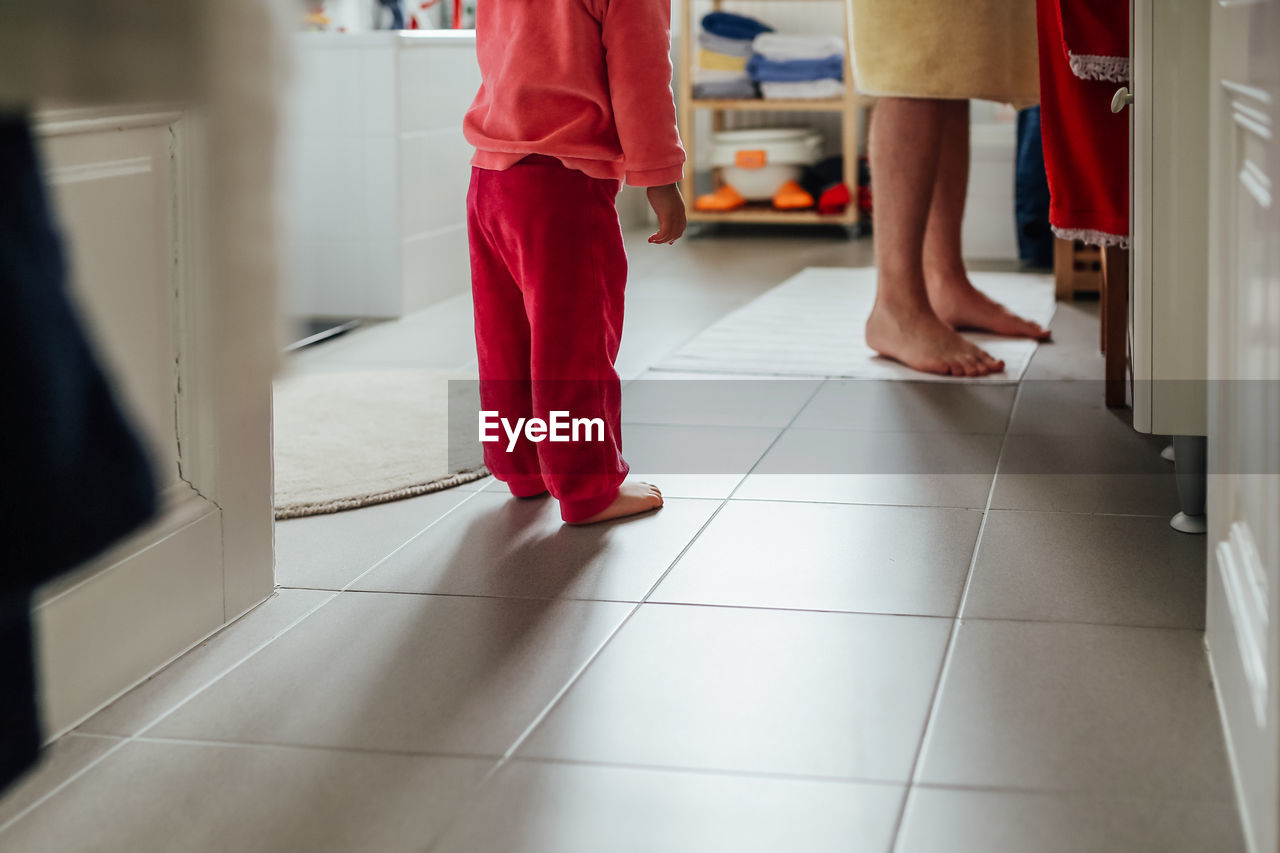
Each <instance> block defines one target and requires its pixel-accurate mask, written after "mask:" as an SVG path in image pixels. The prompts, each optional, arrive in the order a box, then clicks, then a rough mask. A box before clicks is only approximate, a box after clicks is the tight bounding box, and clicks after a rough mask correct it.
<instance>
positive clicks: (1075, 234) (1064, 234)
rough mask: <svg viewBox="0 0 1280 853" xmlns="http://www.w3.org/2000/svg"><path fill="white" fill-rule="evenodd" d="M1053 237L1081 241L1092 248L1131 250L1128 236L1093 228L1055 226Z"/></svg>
mask: <svg viewBox="0 0 1280 853" xmlns="http://www.w3.org/2000/svg"><path fill="white" fill-rule="evenodd" d="M1053 235H1054V236H1055V237H1060V238H1062V239H1063V240H1079V241H1080V242H1081V243H1088V244H1089V245H1090V246H1110V247H1113V248H1116V249H1127V248H1129V235H1128V234H1108V233H1107V232H1106V231H1097V230H1095V229H1093V228H1059V227H1057V226H1056V225H1055V226H1053Z"/></svg>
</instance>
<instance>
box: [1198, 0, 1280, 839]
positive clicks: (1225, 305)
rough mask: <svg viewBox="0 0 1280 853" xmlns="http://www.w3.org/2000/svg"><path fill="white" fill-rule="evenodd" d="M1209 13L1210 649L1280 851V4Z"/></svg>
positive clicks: (1256, 1)
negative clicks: (1277, 186) (1279, 189)
mask: <svg viewBox="0 0 1280 853" xmlns="http://www.w3.org/2000/svg"><path fill="white" fill-rule="evenodd" d="M1205 2H1208V3H1209V4H1210V6H1211V15H1212V20H1211V33H1212V40H1213V45H1212V51H1211V60H1210V63H1211V64H1210V67H1211V74H1210V76H1211V86H1210V111H1209V123H1210V126H1209V130H1210V171H1209V179H1210V180H1209V185H1210V193H1209V236H1210V239H1209V282H1210V287H1209V377H1210V383H1209V400H1210V405H1209V425H1208V426H1209V495H1208V499H1209V506H1208V516H1209V543H1208V544H1209V590H1208V614H1207V628H1206V643H1207V645H1208V648H1209V658H1210V661H1211V664H1212V666H1213V671H1214V678H1215V683H1216V687H1217V690H1218V695H1219V701H1220V707H1221V711H1222V716H1223V724H1224V728H1225V731H1226V735H1227V742H1228V751H1229V753H1230V755H1231V760H1232V765H1233V768H1234V772H1235V777H1236V785H1237V793H1238V796H1239V803H1240V809H1241V813H1242V819H1243V821H1244V824H1245V832H1246V837H1247V838H1248V840H1249V846H1250V849H1251V850H1252V851H1257V852H1258V853H1261V851H1268V853H1270V851H1274V850H1276V849H1277V844H1280V832H1278V831H1277V814H1278V813H1280V784H1278V779H1280V737H1278V735H1277V723H1278V720H1277V681H1278V680H1280V644H1278V642H1277V621H1278V620H1280V252H1278V249H1277V240H1278V238H1280V211H1277V200H1276V198H1275V196H1274V192H1275V190H1274V189H1273V183H1274V182H1275V181H1276V180H1277V177H1278V176H1280V146H1278V145H1277V140H1276V132H1277V124H1276V118H1277V107H1278V106H1280V50H1278V48H1280V0H1205Z"/></svg>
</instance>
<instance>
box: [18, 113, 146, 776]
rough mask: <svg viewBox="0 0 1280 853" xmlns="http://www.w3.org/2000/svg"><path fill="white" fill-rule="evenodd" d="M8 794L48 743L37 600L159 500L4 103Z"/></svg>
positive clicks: (40, 176) (30, 154)
mask: <svg viewBox="0 0 1280 853" xmlns="http://www.w3.org/2000/svg"><path fill="white" fill-rule="evenodd" d="M0 364H3V365H4V368H5V401H6V405H7V407H8V408H6V409H5V414H4V417H3V418H0V442H2V443H3V444H4V447H5V451H4V453H3V454H0V483H2V484H3V485H4V488H3V489H0V517H2V518H3V519H4V523H3V524H0V554H3V555H4V571H3V572H0V696H3V697H4V699H3V701H0V790H3V789H4V788H5V787H6V786H7V785H9V784H10V783H12V782H13V781H14V780H15V779H17V778H18V777H19V776H21V775H22V774H23V773H24V772H25V771H26V770H27V769H28V768H29V767H31V765H32V764H34V763H35V761H36V759H37V758H38V756H39V752H40V743H41V735H40V720H39V714H38V709H37V708H36V677H35V673H36V669H35V660H34V657H33V655H34V647H33V645H32V639H31V616H30V604H31V602H30V598H31V592H32V590H34V589H35V587H36V586H37V585H39V584H41V583H44V582H45V581H47V580H50V579H51V578H53V577H56V576H57V575H59V574H61V573H63V572H65V571H67V570H69V569H72V568H74V567H75V566H76V565H77V564H79V563H81V562H83V561H84V560H86V559H88V558H89V557H92V556H93V555H95V554H97V553H98V552H100V551H102V550H103V549H104V548H106V547H107V546H108V545H111V544H112V543H114V542H115V541H116V540H118V539H119V538H120V537H122V536H124V535H125V534H126V533H129V532H130V531H132V530H133V529H135V528H136V527H138V526H139V525H140V524H142V523H143V522H144V521H146V520H147V519H148V518H150V517H151V516H152V514H153V513H154V512H155V509H156V494H155V485H154V481H153V479H152V474H151V466H150V463H149V462H148V461H147V459H146V456H145V455H144V452H143V449H142V444H141V443H140V442H139V441H138V439H137V437H136V436H135V435H134V434H133V431H132V430H131V429H130V427H129V424H128V423H127V421H126V419H125V416H124V415H123V414H122V412H121V411H120V408H119V407H118V406H117V405H116V401H115V399H114V397H113V395H112V393H111V388H110V386H109V385H108V383H107V380H106V377H105V376H104V375H103V372H102V369H101V368H100V367H99V366H98V362H97V360H96V359H95V358H94V354H93V350H92V349H91V347H90V343H89V340H88V338H87V337H86V335H85V333H84V331H83V329H82V327H81V325H80V321H79V319H78V317H77V316H76V313H75V311H74V309H73V307H72V304H71V300H70V297H69V296H68V294H67V267H66V261H65V259H64V255H63V248H62V241H61V239H60V238H59V236H58V232H57V230H56V227H55V225H54V222H53V211H52V209H51V207H50V205H49V201H48V197H47V195H46V193H45V188H44V173H43V172H42V171H41V169H40V163H39V161H38V158H37V156H36V147H35V143H34V141H33V140H32V138H31V130H30V126H29V124H28V121H27V118H26V117H25V116H22V115H10V114H4V113H0Z"/></svg>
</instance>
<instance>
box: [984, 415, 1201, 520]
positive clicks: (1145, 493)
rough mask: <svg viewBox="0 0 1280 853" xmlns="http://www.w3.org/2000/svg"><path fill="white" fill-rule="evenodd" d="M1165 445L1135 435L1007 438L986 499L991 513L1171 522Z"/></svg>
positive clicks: (1171, 486)
mask: <svg viewBox="0 0 1280 853" xmlns="http://www.w3.org/2000/svg"><path fill="white" fill-rule="evenodd" d="M1164 443H1165V442H1164V441H1162V440H1160V439H1158V438H1153V437H1151V436H1142V435H1138V434H1137V433H1133V432H1129V433H1127V434H1123V433H1117V434H1116V435H1113V436H1109V437H1107V438H1106V439H1099V438H1096V437H1088V436H1079V435H1010V436H1008V437H1007V439H1006V440H1005V446H1004V451H1003V455H1002V456H1001V459H1000V472H999V476H997V477H996V483H995V489H994V491H993V493H992V497H991V506H992V508H994V509H1027V510H1042V511H1047V512H1082V513H1094V512H1100V513H1117V514H1123V515H1159V516H1166V517H1167V516H1171V515H1173V514H1174V513H1175V512H1177V511H1178V494H1177V487H1176V485H1175V483H1174V472H1173V466H1172V465H1170V464H1169V463H1168V462H1166V461H1165V460H1163V459H1161V458H1160V451H1161V450H1162V449H1163V446H1164Z"/></svg>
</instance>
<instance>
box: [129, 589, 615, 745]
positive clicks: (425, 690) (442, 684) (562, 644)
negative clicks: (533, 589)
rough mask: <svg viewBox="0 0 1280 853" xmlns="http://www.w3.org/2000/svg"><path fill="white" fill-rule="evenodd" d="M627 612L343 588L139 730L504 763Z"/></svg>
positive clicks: (587, 605)
mask: <svg viewBox="0 0 1280 853" xmlns="http://www.w3.org/2000/svg"><path fill="white" fill-rule="evenodd" d="M628 610H629V608H628V606H627V605H623V604H605V603H597V602H581V601H560V602H549V601H521V600H511V599H495V598H454V597H440V596H425V595H393V594H387V593H359V592H347V593H342V594H341V595H340V596H339V597H338V599H337V600H336V601H334V602H332V603H330V604H327V605H325V606H324V607H323V608H321V609H320V610H319V611H318V612H317V613H316V614H315V615H313V616H312V617H310V618H309V619H307V620H306V621H305V622H303V623H302V624H301V625H299V626H298V627H296V628H294V629H293V630H292V631H289V632H288V633H287V634H285V635H284V636H283V637H281V638H280V639H278V640H276V641H275V642H274V643H272V644H271V645H270V646H268V647H267V648H265V649H264V650H263V651H261V652H259V653H258V654H257V655H255V656H254V657H252V658H250V659H249V660H248V661H247V662H245V663H244V664H242V665H241V666H239V667H238V668H237V669H235V670H233V671H232V672H231V673H229V674H228V675H227V676H225V677H224V678H222V679H221V680H220V681H218V682H216V683H215V684H213V685H212V686H211V687H209V688H208V689H207V690H205V691H204V692H202V693H201V694H199V695H198V696H196V697H195V698H194V699H193V700H192V701H190V702H189V703H187V704H186V705H184V706H182V707H181V708H179V709H178V710H177V711H176V712H175V713H174V714H173V715H171V716H169V717H167V718H165V719H164V720H162V721H161V722H160V723H159V724H158V725H157V726H156V727H155V728H153V729H151V730H149V732H148V734H150V735H155V736H158V737H175V738H191V739H197V740H217V741H229V742H236V743H274V744H295V745H304V746H333V747H352V748H363V749H376V750H390V751H406V752H439V753H453V754H469V755H501V754H502V753H503V752H504V751H505V750H506V749H507V748H508V747H510V746H511V745H512V744H513V743H515V741H516V739H517V737H519V735H520V734H521V733H522V732H523V731H524V730H525V728H526V727H527V726H529V725H530V724H531V723H532V722H533V721H534V719H535V718H536V717H537V715H538V714H539V713H540V712H541V711H542V710H543V709H544V708H545V707H546V706H547V704H548V703H549V702H550V701H551V700H552V698H553V697H554V696H555V695H556V694H557V693H558V692H559V691H560V690H561V689H562V688H563V687H564V686H565V685H566V684H567V683H568V682H569V680H570V678H571V677H572V676H573V674H574V673H575V672H577V671H578V670H579V669H580V668H581V667H582V665H583V664H585V663H586V662H587V660H588V659H590V657H591V656H592V655H593V654H594V653H595V652H596V650H598V649H599V648H600V646H601V644H602V643H603V642H604V641H605V638H606V637H608V636H609V634H610V632H612V631H613V630H614V629H615V628H616V627H617V625H618V624H619V623H620V622H621V621H622V619H623V618H624V617H625V616H626V614H627V612H628Z"/></svg>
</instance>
